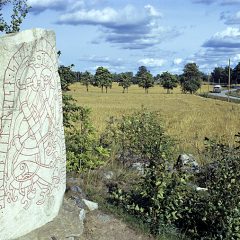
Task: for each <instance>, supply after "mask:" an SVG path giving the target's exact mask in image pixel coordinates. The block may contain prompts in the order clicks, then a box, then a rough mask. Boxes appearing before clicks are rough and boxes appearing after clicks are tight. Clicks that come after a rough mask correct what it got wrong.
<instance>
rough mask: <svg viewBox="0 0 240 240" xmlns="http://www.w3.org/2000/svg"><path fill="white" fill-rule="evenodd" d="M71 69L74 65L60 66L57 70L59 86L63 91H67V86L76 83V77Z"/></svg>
mask: <svg viewBox="0 0 240 240" xmlns="http://www.w3.org/2000/svg"><path fill="white" fill-rule="evenodd" d="M73 67H74V65H73V64H71V65H70V66H64V65H61V66H60V67H59V68H58V73H59V76H60V79H61V86H62V90H63V91H68V90H69V85H70V84H72V83H74V82H75V81H76V75H75V73H74V72H73V71H72V68H73Z"/></svg>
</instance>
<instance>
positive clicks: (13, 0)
mask: <svg viewBox="0 0 240 240" xmlns="http://www.w3.org/2000/svg"><path fill="white" fill-rule="evenodd" d="M6 4H12V6H13V9H12V15H11V22H10V23H7V21H6V20H5V19H4V17H3V7H4V6H5V5H6ZM29 9H30V6H29V5H28V3H27V0H0V32H5V33H14V32H19V31H20V25H21V24H22V22H23V20H24V18H25V17H26V16H27V13H28V11H29Z"/></svg>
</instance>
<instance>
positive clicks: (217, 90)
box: [213, 85, 222, 93]
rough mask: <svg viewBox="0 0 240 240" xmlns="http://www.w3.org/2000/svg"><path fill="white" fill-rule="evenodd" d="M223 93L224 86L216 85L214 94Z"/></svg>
mask: <svg viewBox="0 0 240 240" xmlns="http://www.w3.org/2000/svg"><path fill="white" fill-rule="evenodd" d="M221 91H222V86H221V85H214V86H213V92H214V93H221Z"/></svg>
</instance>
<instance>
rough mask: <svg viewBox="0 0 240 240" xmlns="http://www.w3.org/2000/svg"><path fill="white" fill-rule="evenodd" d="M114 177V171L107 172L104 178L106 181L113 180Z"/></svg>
mask: <svg viewBox="0 0 240 240" xmlns="http://www.w3.org/2000/svg"><path fill="white" fill-rule="evenodd" d="M113 176H114V173H113V172H112V171H107V172H105V173H103V177H104V179H106V180H111V179H112V178H113Z"/></svg>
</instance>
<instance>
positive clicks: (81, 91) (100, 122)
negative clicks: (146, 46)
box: [70, 83, 240, 154]
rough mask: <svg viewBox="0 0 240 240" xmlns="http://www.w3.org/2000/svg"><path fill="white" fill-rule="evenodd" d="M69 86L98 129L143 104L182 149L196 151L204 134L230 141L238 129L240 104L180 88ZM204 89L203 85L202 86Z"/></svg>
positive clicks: (201, 144)
mask: <svg viewBox="0 0 240 240" xmlns="http://www.w3.org/2000/svg"><path fill="white" fill-rule="evenodd" d="M70 88H71V92H70V94H72V96H73V97H74V98H75V99H76V100H77V102H78V104H79V105H81V106H87V107H89V108H91V109H92V120H93V123H94V126H95V128H96V129H97V130H98V131H99V132H102V131H103V130H104V127H105V124H106V123H105V122H106V120H107V119H108V118H109V117H110V116H115V117H120V116H121V115H123V114H129V113H132V112H134V111H136V110H140V109H141V108H142V106H144V107H145V108H147V109H148V110H150V111H157V112H158V113H159V114H160V116H161V119H162V120H163V123H164V125H165V129H166V132H167V133H168V134H169V135H171V136H173V137H174V138H175V139H177V140H178V142H179V144H178V149H179V150H181V151H182V152H183V151H184V152H189V153H193V154H197V153H198V152H199V150H201V149H202V148H203V140H204V137H205V136H207V137H210V138H216V139H220V140H221V141H224V142H227V143H229V144H232V143H233V142H234V135H235V134H236V133H237V132H239V131H240V127H239V126H240V124H239V123H240V121H239V120H240V104H235V103H228V102H223V101H219V100H214V99H207V98H201V97H199V96H195V95H190V94H181V91H180V89H175V90H174V91H173V94H166V90H164V89H163V88H161V87H159V86H155V87H154V88H151V89H150V90H149V94H145V93H144V89H142V88H139V87H138V86H131V87H130V88H129V93H124V94H123V93H122V88H121V87H119V86H118V85H117V84H113V87H112V89H110V90H109V92H108V93H107V94H106V93H101V90H100V89H99V88H94V87H91V88H90V89H89V92H87V91H86V89H85V87H84V86H81V85H80V84H79V83H75V84H73V85H72V86H71V87H70ZM207 90H208V86H205V85H204V86H203V87H202V89H201V91H202V92H204V91H207Z"/></svg>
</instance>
